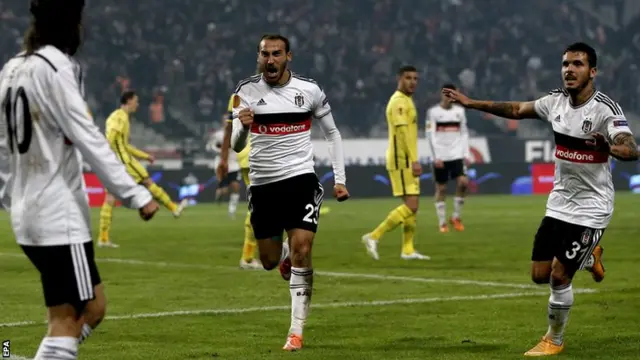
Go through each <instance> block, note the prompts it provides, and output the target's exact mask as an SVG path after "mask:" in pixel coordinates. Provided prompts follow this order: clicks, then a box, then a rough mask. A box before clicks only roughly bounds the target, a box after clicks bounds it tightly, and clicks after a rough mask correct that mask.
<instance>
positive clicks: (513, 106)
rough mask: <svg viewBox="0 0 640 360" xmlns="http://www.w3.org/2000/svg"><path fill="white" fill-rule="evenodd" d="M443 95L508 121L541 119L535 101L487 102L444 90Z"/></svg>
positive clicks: (451, 90) (465, 105)
mask: <svg viewBox="0 0 640 360" xmlns="http://www.w3.org/2000/svg"><path fill="white" fill-rule="evenodd" d="M442 93H443V94H444V95H445V96H447V97H448V98H450V99H452V100H455V101H456V102H457V103H459V104H460V105H462V106H464V107H466V108H468V109H475V110H480V111H484V112H487V113H489V114H493V115H496V116H500V117H503V118H507V119H516V120H520V119H539V118H540V116H538V113H536V110H535V101H526V102H521V101H506V102H499V101H485V100H474V99H470V98H468V97H467V96H466V95H464V94H462V93H461V92H459V91H457V90H453V89H442Z"/></svg>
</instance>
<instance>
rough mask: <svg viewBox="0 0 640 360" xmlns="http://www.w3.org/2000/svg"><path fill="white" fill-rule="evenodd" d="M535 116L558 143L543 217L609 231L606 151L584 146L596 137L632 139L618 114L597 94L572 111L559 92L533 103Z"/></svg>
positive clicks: (610, 197)
mask: <svg viewBox="0 0 640 360" xmlns="http://www.w3.org/2000/svg"><path fill="white" fill-rule="evenodd" d="M535 111H536V113H538V116H540V118H542V119H544V120H546V121H548V122H550V123H551V125H552V126H553V134H554V138H555V143H556V151H555V163H556V169H555V179H554V182H553V190H552V191H551V194H549V199H548V201H547V211H546V215H547V216H549V217H553V218H556V219H559V220H562V221H566V222H568V223H572V224H576V225H582V226H586V227H590V228H596V229H602V228H605V227H607V225H608V224H609V221H610V220H611V216H612V213H613V197H614V188H613V181H612V179H611V164H610V161H609V160H610V158H609V154H608V153H607V152H598V151H594V150H593V149H592V148H590V147H589V146H587V144H586V140H588V139H591V134H593V133H594V132H599V133H601V134H604V135H605V136H606V137H607V138H608V139H609V141H612V140H613V138H614V137H615V136H616V135H618V134H620V133H629V134H631V129H629V126H628V123H627V120H626V119H625V117H624V113H623V112H622V109H621V108H620V106H619V105H618V104H617V103H616V102H614V101H613V100H611V99H610V98H609V97H608V96H607V95H605V94H603V93H601V92H600V91H596V92H595V93H594V94H593V96H592V97H591V98H590V99H589V100H588V101H587V102H585V103H584V104H583V105H581V106H577V107H574V106H573V105H571V100H570V97H569V94H568V93H567V92H566V91H565V90H563V89H558V90H553V91H551V92H550V93H549V95H546V96H544V97H542V98H540V99H538V100H536V102H535Z"/></svg>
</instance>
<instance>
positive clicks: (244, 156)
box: [227, 94, 250, 169]
mask: <svg viewBox="0 0 640 360" xmlns="http://www.w3.org/2000/svg"><path fill="white" fill-rule="evenodd" d="M235 98H236V94H231V97H230V98H229V105H228V106H227V112H228V115H227V122H228V123H233V102H234V100H235ZM249 145H250V144H249V141H247V146H245V147H244V149H242V151H241V152H239V153H238V155H237V159H238V164H239V165H240V168H241V169H248V168H249V150H250V148H249Z"/></svg>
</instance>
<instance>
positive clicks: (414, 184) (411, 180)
mask: <svg viewBox="0 0 640 360" xmlns="http://www.w3.org/2000/svg"><path fill="white" fill-rule="evenodd" d="M389 179H390V180H391V189H392V191H393V196H405V195H420V178H419V177H415V176H413V172H412V171H411V169H398V170H389Z"/></svg>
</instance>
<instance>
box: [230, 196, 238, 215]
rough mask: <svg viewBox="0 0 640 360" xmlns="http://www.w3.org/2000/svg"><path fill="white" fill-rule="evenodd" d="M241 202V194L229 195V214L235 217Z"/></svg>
mask: <svg viewBox="0 0 640 360" xmlns="http://www.w3.org/2000/svg"><path fill="white" fill-rule="evenodd" d="M239 201H240V194H231V195H229V214H231V215H234V214H235V213H236V209H237V208H238V202H239Z"/></svg>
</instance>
